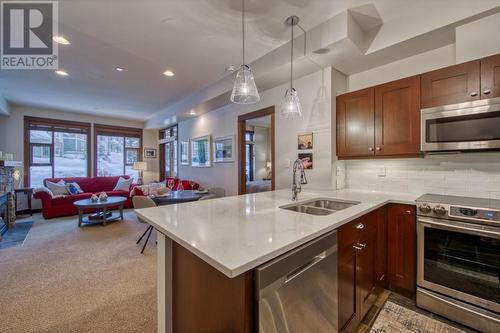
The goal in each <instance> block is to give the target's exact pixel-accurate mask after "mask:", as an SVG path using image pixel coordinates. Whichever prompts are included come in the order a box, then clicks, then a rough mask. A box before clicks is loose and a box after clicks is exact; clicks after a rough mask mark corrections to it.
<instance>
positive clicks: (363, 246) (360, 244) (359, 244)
mask: <svg viewBox="0 0 500 333" xmlns="http://www.w3.org/2000/svg"><path fill="white" fill-rule="evenodd" d="M358 246H359V247H361V248H363V249H364V248H365V247H366V244H363V243H358Z"/></svg>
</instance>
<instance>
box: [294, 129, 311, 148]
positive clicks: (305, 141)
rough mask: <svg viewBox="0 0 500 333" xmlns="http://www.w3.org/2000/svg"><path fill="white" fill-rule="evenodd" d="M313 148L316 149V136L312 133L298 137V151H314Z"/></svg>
mask: <svg viewBox="0 0 500 333" xmlns="http://www.w3.org/2000/svg"><path fill="white" fill-rule="evenodd" d="M313 148H314V134H313V133H312V132H310V133H303V134H299V135H298V137H297V149H298V150H312V149H313Z"/></svg>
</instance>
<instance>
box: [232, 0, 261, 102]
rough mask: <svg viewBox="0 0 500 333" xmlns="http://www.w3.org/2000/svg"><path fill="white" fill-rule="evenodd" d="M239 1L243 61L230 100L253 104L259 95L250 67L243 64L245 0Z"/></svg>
mask: <svg viewBox="0 0 500 333" xmlns="http://www.w3.org/2000/svg"><path fill="white" fill-rule="evenodd" d="M241 2H242V5H241V26H242V29H241V30H242V40H243V63H242V65H241V66H240V69H239V70H238V72H237V73H236V79H235V80H234V85H233V91H232V93H231V102H233V103H236V104H253V103H257V102H258V101H260V96H259V92H258V91H257V87H256V86H255V80H254V78H253V72H252V69H251V68H250V66H248V65H246V64H245V0H242V1H241Z"/></svg>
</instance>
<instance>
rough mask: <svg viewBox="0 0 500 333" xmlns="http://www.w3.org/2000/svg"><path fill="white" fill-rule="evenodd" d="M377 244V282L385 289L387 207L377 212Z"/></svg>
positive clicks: (378, 286)
mask: <svg viewBox="0 0 500 333" xmlns="http://www.w3.org/2000/svg"><path fill="white" fill-rule="evenodd" d="M376 218H377V243H376V256H375V281H376V285H377V288H379V289H383V288H385V286H386V281H387V207H385V206H384V207H382V208H379V209H378V210H377V217H376Z"/></svg>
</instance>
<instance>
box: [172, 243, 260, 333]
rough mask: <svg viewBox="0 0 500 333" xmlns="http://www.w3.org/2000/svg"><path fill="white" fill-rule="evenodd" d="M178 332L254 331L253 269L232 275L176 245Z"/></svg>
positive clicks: (175, 322)
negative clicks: (235, 275) (226, 274)
mask: <svg viewBox="0 0 500 333" xmlns="http://www.w3.org/2000/svg"><path fill="white" fill-rule="evenodd" d="M172 328H173V332H175V333H192V332H197V333H203V332H206V333H209V332H210V333H211V332H235V333H236V332H238V333H251V332H254V285H253V271H250V272H246V273H243V274H241V275H239V276H237V277H235V278H232V279H231V278H228V277H227V276H225V275H224V274H222V273H221V272H219V271H218V270H217V269H215V268H213V267H212V266H210V265H209V264H207V263H206V262H204V261H203V260H202V259H200V258H198V257H197V256H196V255H194V254H192V253H191V252H189V251H188V250H186V249H185V248H184V247H182V246H181V245H179V244H177V243H175V242H173V245H172Z"/></svg>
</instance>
